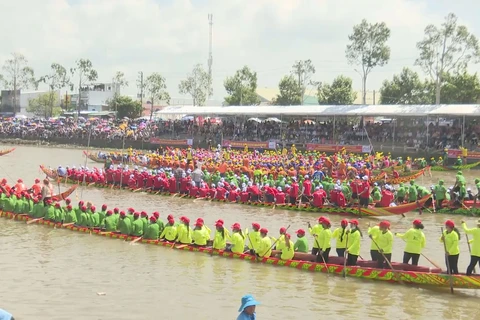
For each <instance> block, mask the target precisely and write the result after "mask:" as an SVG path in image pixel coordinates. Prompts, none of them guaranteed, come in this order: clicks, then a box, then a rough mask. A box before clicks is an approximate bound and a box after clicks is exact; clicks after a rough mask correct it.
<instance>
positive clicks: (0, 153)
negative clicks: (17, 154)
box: [0, 148, 15, 157]
mask: <svg viewBox="0 0 480 320" xmlns="http://www.w3.org/2000/svg"><path fill="white" fill-rule="evenodd" d="M13 150H15V148H12V149H7V150H0V157H1V156H4V155H6V154H9V153H10V152H13Z"/></svg>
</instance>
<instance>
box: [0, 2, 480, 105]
mask: <svg viewBox="0 0 480 320" xmlns="http://www.w3.org/2000/svg"><path fill="white" fill-rule="evenodd" d="M449 12H453V13H455V14H456V15H457V16H458V17H459V22H460V24H464V25H466V26H467V27H468V29H469V31H470V32H472V33H474V34H476V35H477V36H478V37H480V20H479V19H478V17H476V16H475V14H476V13H478V12H480V1H472V0H456V1H451V0H450V1H447V0H388V1H385V0H362V1H358V0H220V1H219V0H41V1H39V0H15V1H1V2H0V21H1V24H2V26H3V28H2V29H3V32H2V38H3V42H2V43H3V45H2V46H0V64H2V63H3V61H5V59H8V58H9V55H10V54H11V53H12V52H19V53H22V54H24V55H25V56H26V58H27V59H28V61H29V64H30V66H31V67H33V68H34V70H35V73H36V75H38V76H40V75H43V74H46V73H48V71H49V68H50V65H51V64H52V63H54V62H55V63H60V64H62V65H64V66H65V67H67V68H70V67H72V66H73V64H74V62H75V61H76V60H77V59H80V58H87V59H90V60H91V61H92V63H93V66H94V68H95V69H96V70H97V71H98V74H99V79H98V82H109V81H111V79H112V77H113V75H114V74H115V72H116V71H122V72H124V73H125V75H126V78H127V80H128V81H129V87H128V88H125V89H123V91H122V93H125V94H136V93H137V91H138V90H137V88H136V85H135V83H136V79H137V77H138V72H139V71H143V72H144V74H145V76H148V75H149V74H150V73H152V72H159V73H161V74H162V75H163V76H164V77H165V78H166V80H167V87H168V90H169V92H170V95H171V96H172V97H173V98H181V97H182V95H180V94H179V93H178V84H179V82H180V81H181V80H182V79H185V77H186V76H187V74H188V73H189V72H190V71H191V69H192V68H193V66H194V65H195V64H197V63H201V64H203V65H204V67H205V68H207V61H208V47H209V24H208V14H209V13H211V14H213V44H212V47H213V67H212V75H213V99H215V100H223V97H225V95H226V93H225V90H224V87H223V81H224V79H225V78H226V77H227V76H232V75H233V74H234V73H235V71H236V70H238V69H240V68H242V67H243V66H244V65H247V66H249V67H250V68H251V69H252V70H254V71H256V72H257V74H258V87H277V85H278V82H279V80H280V79H281V77H283V76H284V75H287V74H289V72H290V70H291V67H292V65H293V64H294V62H295V61H297V60H306V59H311V60H312V62H313V63H314V65H315V67H316V73H315V75H314V76H313V79H314V80H317V81H321V82H331V81H332V80H333V79H334V78H335V77H336V76H339V75H345V76H348V77H351V78H352V79H353V83H354V88H355V89H357V90H360V88H361V80H360V76H359V74H358V73H356V72H355V71H354V69H355V67H353V66H350V65H348V63H347V60H346V59H345V47H346V45H347V44H348V35H349V34H350V33H351V32H352V28H353V26H354V25H355V24H358V23H360V22H361V20H362V19H367V21H368V22H371V23H376V22H385V23H386V24H387V26H388V27H389V28H390V29H391V37H390V40H389V42H388V44H389V45H390V47H391V59H390V62H389V63H388V64H387V65H386V66H385V67H381V68H376V69H374V70H373V72H372V73H371V75H370V76H369V79H368V83H367V90H370V91H371V90H378V89H379V88H380V87H381V84H382V81H383V80H384V79H391V78H392V76H393V74H395V73H399V72H400V71H401V70H402V68H403V67H405V66H408V67H413V64H414V62H415V59H416V57H417V56H418V51H417V49H416V47H415V45H416V43H417V42H418V41H420V40H421V39H422V38H423V30H424V28H425V27H426V26H427V25H428V24H430V23H433V24H436V25H440V24H441V23H442V21H443V19H444V17H445V16H446V15H447V14H448V13H449ZM469 70H470V71H471V72H476V71H478V70H480V67H479V66H478V65H474V66H471V67H470V68H469ZM418 71H419V72H421V70H418Z"/></svg>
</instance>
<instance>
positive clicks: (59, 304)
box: [0, 146, 480, 320]
mask: <svg viewBox="0 0 480 320" xmlns="http://www.w3.org/2000/svg"><path fill="white" fill-rule="evenodd" d="M3 148H6V146H0V149H3ZM84 163H85V158H82V151H81V150H78V149H77V150H73V149H72V150H71V149H52V148H39V147H18V148H17V149H16V150H15V151H14V152H13V153H11V154H9V155H7V156H3V157H0V176H1V177H5V178H7V179H8V180H9V182H13V181H14V180H17V179H18V178H19V177H21V178H23V179H24V181H25V183H26V184H28V185H30V184H32V183H33V180H34V178H36V177H42V174H41V173H40V172H39V169H38V166H39V165H40V164H44V165H47V166H51V167H53V168H54V167H57V166H58V165H63V166H67V165H69V166H71V165H76V166H77V167H78V166H79V165H84ZM94 165H95V164H94V163H92V162H90V161H89V162H88V166H90V167H92V166H94ZM97 166H98V164H97ZM475 174H478V176H480V171H470V172H465V175H466V177H468V181H469V184H472V185H473V178H474V177H475ZM433 175H434V176H433V178H432V179H430V178H427V177H423V178H419V179H418V180H417V182H418V183H419V184H424V185H427V186H429V185H430V184H432V183H433V182H436V181H437V180H438V179H439V178H440V177H442V178H444V179H445V180H446V182H447V184H452V183H453V180H454V175H455V173H448V174H445V173H435V172H434V173H433ZM65 188H66V186H62V190H64V189H65ZM71 198H72V200H73V201H77V199H80V198H81V199H84V200H88V201H92V202H93V203H94V204H95V205H96V206H97V207H100V206H101V205H102V204H104V203H105V204H107V205H108V206H109V208H113V207H115V206H118V207H120V208H124V209H126V208H128V207H130V206H132V207H134V208H136V209H137V210H146V211H147V212H153V211H155V210H157V211H159V212H160V214H161V217H163V219H165V217H166V216H167V214H169V213H172V214H174V216H175V217H176V218H178V217H179V216H181V215H186V216H189V217H190V218H191V219H196V218H197V217H203V218H204V219H205V222H206V223H207V224H209V225H211V226H213V223H214V221H215V220H217V219H219V218H222V219H224V220H225V224H226V225H227V226H230V225H232V224H233V223H234V222H240V223H241V225H242V227H247V226H249V225H250V223H251V222H253V221H257V222H259V223H260V224H261V225H262V226H266V227H268V229H269V230H270V233H271V234H272V235H274V236H275V235H277V232H278V229H279V228H280V227H281V226H287V225H289V224H290V225H291V228H290V230H289V232H290V233H291V234H292V235H293V234H294V231H295V230H297V229H298V228H306V224H307V222H308V221H311V222H312V223H313V222H314V221H315V220H316V218H317V217H318V214H312V213H300V212H291V211H285V210H281V209H276V210H272V209H271V208H269V209H266V208H251V207H246V206H239V205H232V204H219V203H210V202H204V201H199V202H193V201H192V200H187V199H178V198H171V197H162V196H153V195H148V194H142V193H130V192H127V191H118V190H104V189H102V190H99V189H95V188H92V187H90V188H79V189H78V192H77V194H76V195H72V196H71ZM417 217H418V213H409V214H407V218H404V219H402V218H400V217H393V218H391V219H390V220H391V221H392V231H393V232H400V231H404V230H406V229H408V228H409V227H410V224H411V221H412V220H413V219H415V218H417ZM447 218H453V219H454V221H455V222H456V223H457V224H460V221H461V219H462V217H458V216H456V217H449V216H448V215H434V214H429V213H424V214H423V215H422V216H421V219H422V220H423V222H424V224H425V227H426V228H425V234H426V236H427V248H426V249H425V251H424V254H425V255H426V256H427V257H429V258H430V259H432V260H434V261H436V262H437V263H438V264H440V265H443V256H444V253H443V247H442V245H441V243H440V242H439V236H440V227H441V226H442V223H443V221H444V220H445V219H447ZM330 219H331V220H332V222H333V225H334V227H336V226H338V224H339V221H340V220H341V218H340V217H337V216H333V215H332V216H330ZM465 220H466V221H467V223H468V224H469V225H470V226H472V225H474V222H475V221H476V219H475V218H473V217H465ZM368 222H371V223H372V224H373V223H377V222H378V219H367V218H364V219H361V220H360V228H361V229H362V230H363V231H364V233H366V229H367V224H368ZM212 228H213V227H212ZM309 240H310V245H311V244H312V241H313V240H312V239H311V238H310V239H309ZM332 249H333V248H332ZM369 249H370V241H369V239H368V237H366V236H364V238H363V240H362V250H361V255H362V256H363V257H365V258H367V257H369ZM402 255H403V243H402V241H401V240H400V239H395V244H394V254H393V260H395V261H399V260H401V258H402ZM468 262H469V255H468V247H467V244H466V242H465V237H464V235H463V234H462V240H461V254H460V269H461V270H462V271H464V270H465V269H466V266H467V264H468ZM420 264H421V265H425V266H431V265H430V264H429V262H428V261H426V260H425V259H423V258H421V259H420ZM0 292H1V293H0V308H3V309H6V310H8V311H9V312H11V313H12V314H14V316H15V318H16V319H17V318H18V319H20V320H22V319H25V320H26V319H35V320H61V319H102V320H103V319H105V320H106V319H118V320H123V319H125V320H127V319H128V320H129V319H148V320H149V319H160V318H163V319H166V320H177V319H178V320H181V319H195V320H203V319H205V320H207V319H208V320H212V319H213V320H217V319H218V320H226V319H235V318H236V316H237V314H238V313H237V310H238V307H239V301H240V298H241V296H242V295H244V294H246V293H251V294H253V295H254V296H255V297H256V298H257V299H258V300H259V301H260V302H261V303H262V304H261V305H260V306H258V307H257V319H258V320H274V319H275V320H277V319H318V318H320V317H321V316H327V317H332V318H335V319H368V318H370V319H479V318H480V311H479V310H478V302H479V299H480V293H477V292H475V291H471V290H456V294H455V295H453V296H452V295H451V294H450V293H449V290H448V289H426V288H416V287H410V286H405V285H397V284H389V283H382V282H378V281H368V280H362V279H354V278H347V279H344V278H342V277H338V276H333V275H331V276H328V275H327V274H323V273H321V274H320V273H310V272H304V271H300V270H295V269H291V268H282V267H273V266H268V265H263V264H254V263H250V262H246V261H241V260H234V259H224V258H221V257H211V256H210V255H206V254H193V253H190V252H182V251H178V250H170V249H168V248H164V247H157V246H148V245H142V244H134V245H129V244H128V243H126V242H124V241H119V240H113V239H105V238H100V237H97V236H90V235H88V234H81V233H77V232H72V231H69V230H58V229H57V230H54V229H51V228H48V227H44V226H39V225H28V226H27V225H26V224H25V223H20V222H16V221H10V220H5V219H0ZM99 292H103V293H105V295H98V294H97V293H99Z"/></svg>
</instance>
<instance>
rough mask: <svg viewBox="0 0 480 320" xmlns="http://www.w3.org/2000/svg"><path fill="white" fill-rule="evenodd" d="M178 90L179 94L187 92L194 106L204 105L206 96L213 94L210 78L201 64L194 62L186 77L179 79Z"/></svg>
mask: <svg viewBox="0 0 480 320" xmlns="http://www.w3.org/2000/svg"><path fill="white" fill-rule="evenodd" d="M178 90H179V92H180V94H189V95H190V96H191V97H192V99H193V105H194V106H197V105H198V106H203V105H205V101H207V97H209V96H211V95H212V94H213V90H212V88H211V79H210V77H209V75H208V72H207V71H205V69H203V67H202V65H201V64H196V65H195V66H194V67H193V70H192V73H191V74H189V75H188V76H187V79H185V80H182V81H180V84H179V85H178Z"/></svg>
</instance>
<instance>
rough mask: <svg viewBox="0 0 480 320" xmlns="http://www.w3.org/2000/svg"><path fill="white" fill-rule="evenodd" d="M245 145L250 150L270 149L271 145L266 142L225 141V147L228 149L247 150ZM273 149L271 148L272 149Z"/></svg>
mask: <svg viewBox="0 0 480 320" xmlns="http://www.w3.org/2000/svg"><path fill="white" fill-rule="evenodd" d="M245 145H246V146H247V147H248V148H249V149H259V148H261V149H269V148H270V145H269V142H265V141H258V142H257V141H230V140H223V146H224V147H228V146H231V147H232V148H245ZM270 149H271V148H270Z"/></svg>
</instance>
